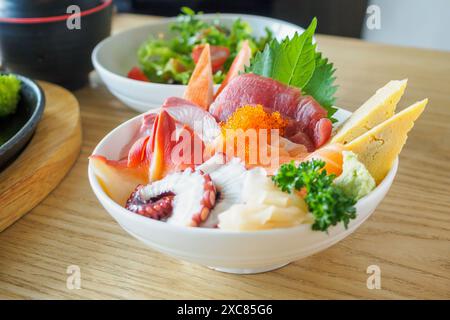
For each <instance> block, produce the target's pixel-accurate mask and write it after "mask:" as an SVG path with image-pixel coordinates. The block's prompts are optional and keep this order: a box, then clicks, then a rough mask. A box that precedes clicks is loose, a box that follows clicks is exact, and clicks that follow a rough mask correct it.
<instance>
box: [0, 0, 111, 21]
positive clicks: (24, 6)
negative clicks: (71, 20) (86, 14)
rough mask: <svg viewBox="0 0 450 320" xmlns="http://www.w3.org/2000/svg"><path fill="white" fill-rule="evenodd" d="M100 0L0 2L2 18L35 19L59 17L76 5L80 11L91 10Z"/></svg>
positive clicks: (3, 0) (10, 0) (6, 0)
mask: <svg viewBox="0 0 450 320" xmlns="http://www.w3.org/2000/svg"><path fill="white" fill-rule="evenodd" d="M101 2H102V1H101V0H0V17H2V18H36V17H50V16H60V15H65V14H66V13H67V7H69V6H70V5H73V4H75V5H77V6H79V7H80V9H81V10H88V9H92V8H94V7H96V6H98V5H99V4H101Z"/></svg>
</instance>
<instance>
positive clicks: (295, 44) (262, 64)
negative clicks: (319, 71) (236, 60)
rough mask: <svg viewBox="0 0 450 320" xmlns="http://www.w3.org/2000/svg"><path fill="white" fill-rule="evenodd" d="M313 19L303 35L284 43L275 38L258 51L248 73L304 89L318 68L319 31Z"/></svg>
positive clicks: (297, 35) (287, 39) (295, 36)
mask: <svg viewBox="0 0 450 320" xmlns="http://www.w3.org/2000/svg"><path fill="white" fill-rule="evenodd" d="M316 25H317V20H316V19H314V20H313V21H312V22H311V24H310V26H309V27H308V29H306V30H305V32H303V33H302V34H301V35H299V34H298V33H295V35H294V36H293V37H292V39H289V38H287V37H286V38H285V39H284V40H283V41H281V43H279V42H278V41H277V40H276V39H274V40H272V41H271V43H270V44H269V45H268V46H266V48H265V49H264V51H263V52H262V53H260V54H258V55H257V56H256V57H255V59H254V61H253V63H252V65H251V66H250V68H249V70H248V71H249V72H253V73H255V74H258V75H261V76H264V77H269V78H272V79H275V80H278V81H280V82H283V83H285V84H288V85H291V86H295V87H299V88H302V87H303V86H305V85H306V84H307V83H308V81H309V79H310V78H311V76H312V75H313V73H314V69H315V45H314V44H313V43H312V37H313V35H314V31H315V30H316Z"/></svg>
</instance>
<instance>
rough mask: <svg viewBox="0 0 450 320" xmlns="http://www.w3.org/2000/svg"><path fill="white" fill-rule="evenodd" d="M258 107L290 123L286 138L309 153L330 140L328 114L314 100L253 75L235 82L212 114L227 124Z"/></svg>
mask: <svg viewBox="0 0 450 320" xmlns="http://www.w3.org/2000/svg"><path fill="white" fill-rule="evenodd" d="M257 104H260V105H263V106H264V108H265V109H266V110H268V111H270V112H273V111H278V112H280V113H281V114H282V115H283V116H284V117H287V118H288V119H290V125H289V127H288V128H287V130H286V134H285V137H286V138H288V139H290V140H292V141H293V142H296V143H302V144H304V145H305V146H306V147H307V148H308V150H310V151H312V150H314V149H316V148H318V147H320V146H322V145H323V144H324V143H325V142H327V141H328V139H329V138H330V136H331V130H332V123H331V121H330V120H329V119H328V118H327V111H326V110H325V109H324V108H322V107H321V106H320V104H319V103H318V102H317V101H315V100H314V98H312V97H311V96H302V95H301V92H300V89H298V88H294V87H290V86H286V85H284V84H282V83H280V82H278V81H276V80H273V79H270V78H265V77H262V76H259V75H255V74H251V73H249V74H243V75H240V76H237V77H236V78H234V79H233V80H232V81H231V82H230V83H229V84H228V86H226V87H225V88H224V90H223V91H222V92H221V93H220V94H219V95H218V96H217V98H216V100H215V101H214V102H213V104H212V105H211V106H210V109H209V111H210V112H211V114H212V115H213V116H214V117H216V119H218V120H219V121H226V120H227V119H228V118H229V117H230V116H231V115H232V114H233V112H235V111H236V109H237V108H239V107H241V106H244V105H257Z"/></svg>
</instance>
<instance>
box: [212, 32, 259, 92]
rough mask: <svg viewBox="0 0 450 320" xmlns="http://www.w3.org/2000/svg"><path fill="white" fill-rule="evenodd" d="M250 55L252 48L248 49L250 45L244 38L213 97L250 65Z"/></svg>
mask: <svg viewBox="0 0 450 320" xmlns="http://www.w3.org/2000/svg"><path fill="white" fill-rule="evenodd" d="M251 57H252V50H251V49H250V46H249V45H248V40H245V41H244V42H243V43H242V47H241V50H239V53H238V54H237V55H236V57H235V58H234V60H233V63H232V64H231V67H230V69H229V70H228V73H227V75H226V77H225V79H224V80H223V82H222V84H221V85H220V87H219V89H218V90H217V92H216V94H215V96H214V99H215V98H216V97H217V96H218V95H219V94H220V93H221V92H222V90H223V89H224V88H225V87H226V86H227V85H228V83H229V82H230V81H231V80H232V79H234V78H235V77H237V76H238V75H239V74H240V73H242V72H244V71H245V67H247V66H249V65H250V59H251Z"/></svg>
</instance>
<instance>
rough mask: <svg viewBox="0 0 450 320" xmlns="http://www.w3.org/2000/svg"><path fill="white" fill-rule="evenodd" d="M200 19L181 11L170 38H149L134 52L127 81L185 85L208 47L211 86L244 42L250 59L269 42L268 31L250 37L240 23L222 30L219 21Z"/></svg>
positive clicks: (189, 12)
mask: <svg viewBox="0 0 450 320" xmlns="http://www.w3.org/2000/svg"><path fill="white" fill-rule="evenodd" d="M201 15H202V12H198V13H196V12H194V11H193V10H191V9H189V8H187V7H183V8H181V14H180V15H179V16H178V17H177V20H176V22H174V23H173V24H172V25H171V26H170V31H171V32H172V34H173V37H172V38H170V39H157V38H155V37H153V36H151V37H150V38H149V39H148V40H146V41H145V42H144V43H142V45H141V46H140V47H139V49H138V51H137V56H138V62H139V66H137V67H134V68H132V69H131V70H130V72H129V73H128V77H129V78H132V79H135V80H141V81H150V82H156V83H167V84H187V83H188V81H189V78H190V77H191V75H192V71H193V70H194V67H195V64H196V62H197V61H198V59H199V57H200V54H201V52H202V50H203V48H204V45H205V44H206V43H208V44H210V50H211V60H212V68H213V76H214V82H215V83H221V82H222V81H223V79H224V78H225V76H226V73H227V72H228V69H229V68H230V65H231V63H232V62H233V60H234V58H235V57H236V54H237V53H238V52H239V50H240V49H241V46H242V44H243V42H244V41H245V40H247V41H248V44H249V46H250V48H251V51H252V54H253V55H254V54H255V53H256V52H258V51H260V50H263V49H264V47H265V46H266V44H267V43H269V42H270V41H271V40H272V39H273V34H272V32H271V30H270V29H268V28H266V34H265V35H264V36H263V37H260V38H257V37H254V36H253V35H252V29H251V27H250V25H249V24H248V23H247V22H245V21H244V20H242V19H236V20H235V21H234V22H233V24H232V25H231V27H226V26H225V25H223V24H221V23H220V21H219V19H216V20H214V21H213V22H206V21H203V20H202V19H201V18H199V16H201ZM218 18H219V16H218Z"/></svg>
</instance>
